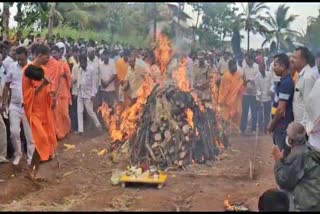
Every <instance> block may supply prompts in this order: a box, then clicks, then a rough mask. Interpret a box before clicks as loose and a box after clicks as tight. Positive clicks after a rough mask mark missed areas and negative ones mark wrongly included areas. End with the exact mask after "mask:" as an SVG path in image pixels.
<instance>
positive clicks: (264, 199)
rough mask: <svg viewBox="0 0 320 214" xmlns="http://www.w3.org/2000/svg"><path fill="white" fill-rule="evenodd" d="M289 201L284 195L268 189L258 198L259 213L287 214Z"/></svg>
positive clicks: (278, 191)
mask: <svg viewBox="0 0 320 214" xmlns="http://www.w3.org/2000/svg"><path fill="white" fill-rule="evenodd" d="M289 205H290V200H289V197H288V196H287V194H286V193H284V192H282V191H280V190H277V189H269V190H267V191H265V192H264V193H263V194H262V195H261V196H260V197H259V204H258V209H259V212H279V211H283V212H289V207H290V206H289Z"/></svg>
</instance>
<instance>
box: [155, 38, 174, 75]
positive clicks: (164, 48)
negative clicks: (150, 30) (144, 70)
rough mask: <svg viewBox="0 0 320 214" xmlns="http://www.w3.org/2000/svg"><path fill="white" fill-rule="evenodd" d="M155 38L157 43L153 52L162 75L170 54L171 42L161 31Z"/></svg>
mask: <svg viewBox="0 0 320 214" xmlns="http://www.w3.org/2000/svg"><path fill="white" fill-rule="evenodd" d="M157 38H158V43H157V48H156V49H155V51H154V53H155V57H156V59H157V61H158V64H159V68H160V72H161V74H162V75H164V73H165V71H166V69H167V65H168V63H169V62H170V59H171V56H172V49H171V42H170V40H169V38H168V37H167V36H165V35H163V34H161V33H159V34H158V35H157Z"/></svg>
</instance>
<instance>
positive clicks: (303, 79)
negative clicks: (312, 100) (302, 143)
mask: <svg viewBox="0 0 320 214" xmlns="http://www.w3.org/2000/svg"><path fill="white" fill-rule="evenodd" d="M310 55H311V52H310V51H309V50H308V49H307V48H306V47H299V48H297V49H296V51H295V53H294V55H293V60H294V61H293V63H294V67H295V70H296V71H297V72H298V73H299V77H298V82H297V83H296V86H295V92H294V97H293V114H294V120H295V121H296V122H299V123H301V124H302V125H303V126H304V127H305V129H306V126H307V124H308V123H310V118H309V116H308V114H307V111H306V108H305V105H306V104H307V98H308V96H309V94H310V92H311V90H312V88H313V86H314V83H315V82H316V80H317V79H318V75H317V74H316V72H314V70H313V69H312V68H311V67H310V65H309V62H310Z"/></svg>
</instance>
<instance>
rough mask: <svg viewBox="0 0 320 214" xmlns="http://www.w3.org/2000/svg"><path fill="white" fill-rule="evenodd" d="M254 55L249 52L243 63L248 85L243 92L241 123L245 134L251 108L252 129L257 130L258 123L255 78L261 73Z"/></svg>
mask: <svg viewBox="0 0 320 214" xmlns="http://www.w3.org/2000/svg"><path fill="white" fill-rule="evenodd" d="M254 61H255V59H254V56H253V55H252V54H251V53H249V54H247V55H246V57H245V62H246V63H244V65H243V69H242V71H243V79H244V83H245V85H246V87H245V91H244V93H243V99H242V117H241V125H240V130H241V133H242V134H245V131H246V129H247V123H248V114H249V109H250V112H251V119H252V125H251V131H252V132H255V130H256V125H257V100H256V95H257V92H256V87H255V82H254V80H255V78H256V76H257V74H258V73H259V68H258V65H257V64H256V63H254Z"/></svg>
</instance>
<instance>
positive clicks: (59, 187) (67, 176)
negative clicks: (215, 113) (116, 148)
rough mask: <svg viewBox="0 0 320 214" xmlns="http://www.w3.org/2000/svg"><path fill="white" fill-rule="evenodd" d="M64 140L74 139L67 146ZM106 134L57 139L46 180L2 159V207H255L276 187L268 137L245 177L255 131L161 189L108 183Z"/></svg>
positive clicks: (46, 167) (232, 140)
mask: <svg viewBox="0 0 320 214" xmlns="http://www.w3.org/2000/svg"><path fill="white" fill-rule="evenodd" d="M64 143H67V144H72V145H75V148H74V149H69V150H66V148H65V147H64V146H63V144H64ZM106 143H107V137H106V136H101V135H97V134H96V133H91V134H90V135H88V136H83V137H80V136H77V135H71V136H70V137H68V138H67V139H65V140H64V141H62V142H59V148H58V160H59V163H60V168H58V167H57V162H56V161H51V162H49V163H46V164H43V165H42V171H45V172H46V173H49V175H50V176H49V177H50V179H49V181H48V182H46V183H41V184H36V183H33V182H32V181H30V180H29V179H27V178H25V177H24V176H25V169H26V165H23V164H25V163H24V162H25V161H24V162H23V164H22V166H21V167H19V168H15V167H13V165H11V164H2V165H0V190H1V191H0V211H21V210H27V211H36V210H42V211H148V210H150V211H223V210H224V204H223V201H224V199H226V198H227V197H229V199H230V201H231V202H232V203H244V204H245V205H247V206H248V207H249V208H250V210H252V211H256V210H257V202H258V198H259V196H260V195H261V194H262V193H263V192H264V191H265V190H267V189H269V188H273V187H275V186H276V185H275V181H274V177H273V160H272V158H271V147H272V143H271V137H270V136H263V137H260V138H259V144H258V148H257V149H256V150H257V151H258V152H257V156H256V171H255V175H256V176H255V179H254V180H250V178H249V160H250V157H251V156H252V154H253V151H254V150H255V147H254V144H255V137H254V136H252V137H240V136H236V137H231V138H230V144H231V147H229V148H228V149H227V150H225V151H224V152H223V154H221V155H220V156H219V159H220V160H217V161H215V162H214V164H213V165H212V166H208V165H192V166H190V168H188V169H187V170H185V171H170V172H169V178H168V181H167V183H166V185H165V186H164V188H163V189H161V190H158V189H157V188H154V187H152V186H151V187H150V186H147V187H145V186H134V187H128V188H121V187H120V186H112V185H111V183H110V178H111V174H112V170H113V169H116V168H118V169H124V168H125V166H126V165H125V163H122V164H113V163H112V162H111V161H110V158H109V155H102V156H99V155H98V154H97V153H98V152H97V151H100V150H102V149H104V148H105V147H106Z"/></svg>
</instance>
